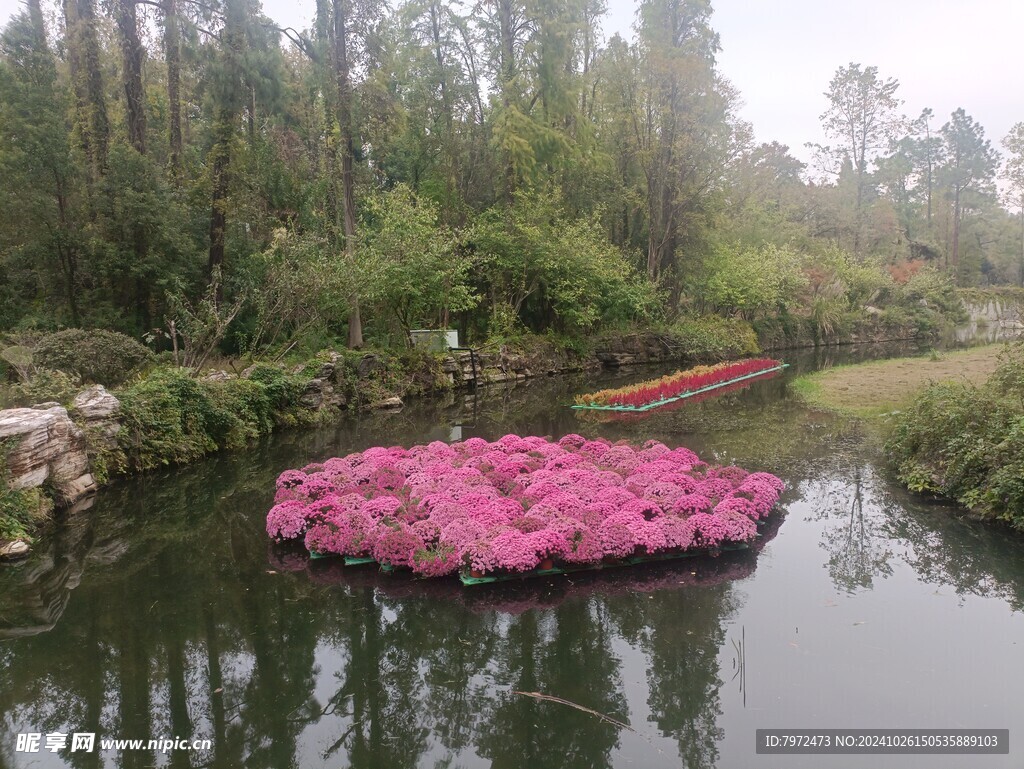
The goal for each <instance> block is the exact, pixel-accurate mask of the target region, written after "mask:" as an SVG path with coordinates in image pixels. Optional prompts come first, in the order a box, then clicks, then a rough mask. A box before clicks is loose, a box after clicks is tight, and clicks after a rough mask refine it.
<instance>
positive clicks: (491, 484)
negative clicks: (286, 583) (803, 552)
mask: <svg viewBox="0 0 1024 769" xmlns="http://www.w3.org/2000/svg"><path fill="white" fill-rule="evenodd" d="M782 489H783V484H782V481H781V480H779V479H778V478H776V477H775V476H774V475H771V474H769V473H750V474H747V472H746V471H745V470H743V469H741V468H738V467H721V468H720V467H710V466H708V465H707V464H705V463H703V462H701V461H700V459H699V458H698V457H697V455H696V454H694V453H693V452H692V451H690V450H689V449H685V448H676V449H669V448H668V447H667V446H665V445H664V444H661V443H658V442H657V441H648V442H647V443H645V444H644V446H643V447H642V448H641V449H639V450H638V449H636V448H634V447H632V446H629V445H625V444H622V443H619V444H614V445H613V444H610V443H608V442H607V441H605V440H603V439H600V440H595V441H592V440H587V439H585V438H583V437H581V436H578V435H567V436H564V437H563V438H562V439H561V440H560V441H558V442H557V443H556V442H552V441H549V440H546V439H544V438H537V437H520V436H516V435H506V436H504V437H502V438H500V439H499V440H498V441H495V442H493V443H489V442H487V441H484V440H482V439H480V438H470V439H469V440H467V441H464V442H460V443H454V444H451V445H448V444H445V443H441V442H439V441H435V442H434V443H431V444H429V445H426V446H413V447H411V448H409V449H403V448H398V447H392V448H384V447H375V448H372V449H367V450H366V451H364V452H361V453H355V454H349V455H348V456H346V457H336V458H333V459H328V460H326V461H324V462H323V463H321V464H313V465H308V466H307V467H306V468H304V469H303V470H301V471H300V470H289V471H286V472H284V473H282V474H281V475H280V476H279V477H278V479H277V491H276V494H275V504H274V506H273V508H272V509H271V510H270V512H269V513H268V514H267V533H268V534H269V535H270V536H271V537H272V538H274V539H276V540H289V539H300V538H301V539H303V540H304V541H305V544H306V546H307V547H308V548H309V549H310V550H315V551H318V552H322V553H336V554H340V555H348V556H367V555H370V556H372V557H373V558H374V559H376V560H378V561H380V562H381V563H386V564H390V565H392V566H396V567H402V568H411V569H412V570H413V571H414V572H415V573H416V574H418V575H420V576H424V577H434V576H442V575H444V574H450V573H452V572H453V571H455V570H457V569H458V568H469V569H471V570H473V571H475V572H481V573H493V572H514V573H519V572H525V571H531V570H533V569H536V568H537V567H538V565H539V564H541V563H542V562H544V561H546V560H548V559H551V560H555V561H562V562H564V563H569V564H592V563H597V562H599V561H601V560H602V559H603V558H605V557H607V556H610V557H615V558H623V557H627V556H630V555H633V554H636V553H639V554H644V553H646V554H651V555H654V554H658V553H663V552H673V553H674V552H679V551H681V550H692V549H694V548H717V547H719V546H721V545H723V544H727V543H738V542H746V541H750V540H752V539H753V538H754V537H755V536H756V527H755V522H756V521H757V520H760V519H761V518H764V517H765V516H767V515H768V514H769V512H770V511H771V510H772V509H773V508H774V506H775V504H776V502H777V501H778V498H779V495H780V493H781V491H782Z"/></svg>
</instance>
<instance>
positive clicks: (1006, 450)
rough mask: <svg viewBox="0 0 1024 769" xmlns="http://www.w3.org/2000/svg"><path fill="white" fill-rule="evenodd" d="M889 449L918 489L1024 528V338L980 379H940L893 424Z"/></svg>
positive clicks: (907, 483)
mask: <svg viewBox="0 0 1024 769" xmlns="http://www.w3.org/2000/svg"><path fill="white" fill-rule="evenodd" d="M885 448H886V454H887V455H888V458H889V460H890V461H891V462H892V463H893V465H894V466H895V468H896V474H897V477H898V478H899V480H900V482H901V483H903V484H904V485H905V486H906V487H907V488H909V489H910V490H911V491H916V492H920V493H926V494H934V495H939V496H942V497H946V498H948V499H952V500H955V501H956V502H958V503H960V504H961V505H963V506H964V507H966V508H967V509H969V510H970V511H971V512H972V513H973V514H975V515H977V516H979V517H981V518H987V519H994V520H999V521H1003V522H1005V523H1008V524H1009V525H1010V526H1012V527H1013V528H1015V529H1017V530H1018V531H1024V342H1017V343H1014V344H1008V345H1004V346H1002V347H1001V348H1000V349H999V353H998V360H997V365H996V366H995V367H994V369H993V371H992V373H991V375H990V376H988V377H987V378H985V380H984V381H983V382H981V383H973V382H972V381H970V380H969V378H968V377H966V376H965V377H962V378H961V379H960V380H958V381H944V382H934V383H932V384H930V385H928V386H927V387H926V388H924V389H923V390H921V391H920V392H918V393H917V394H916V395H915V397H914V398H913V400H912V401H911V403H910V404H909V405H908V407H907V408H906V409H904V410H903V411H901V412H900V413H899V414H897V415H896V416H895V417H894V419H893V422H892V425H891V430H890V433H889V438H888V441H887V442H886V446H885Z"/></svg>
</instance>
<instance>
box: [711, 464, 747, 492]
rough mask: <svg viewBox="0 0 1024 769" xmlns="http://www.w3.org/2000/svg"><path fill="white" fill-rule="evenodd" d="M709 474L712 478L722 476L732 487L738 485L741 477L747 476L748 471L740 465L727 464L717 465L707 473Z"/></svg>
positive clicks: (741, 479)
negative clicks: (723, 465)
mask: <svg viewBox="0 0 1024 769" xmlns="http://www.w3.org/2000/svg"><path fill="white" fill-rule="evenodd" d="M708 475H709V476H711V477H714V478H722V479H723V480H726V481H729V483H731V484H732V486H733V488H736V487H737V486H739V485H740V484H741V483H742V482H743V479H744V478H746V477H747V475H748V473H747V471H746V470H744V469H743V468H742V467H736V465H727V466H725V467H717V468H715V469H714V470H712V471H711V472H710V473H708Z"/></svg>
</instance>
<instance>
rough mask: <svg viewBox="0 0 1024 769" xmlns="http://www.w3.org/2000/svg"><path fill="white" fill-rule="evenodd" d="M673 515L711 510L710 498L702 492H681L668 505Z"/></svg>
mask: <svg viewBox="0 0 1024 769" xmlns="http://www.w3.org/2000/svg"><path fill="white" fill-rule="evenodd" d="M668 509H669V512H671V513H672V514H673V515H678V516H687V515H694V514H696V513H709V512H711V500H710V499H708V498H707V497H705V496H704V495H703V494H682V495H680V496H678V497H676V499H675V501H674V502H673V503H672V504H671V505H669V506H668Z"/></svg>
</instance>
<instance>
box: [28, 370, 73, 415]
mask: <svg viewBox="0 0 1024 769" xmlns="http://www.w3.org/2000/svg"><path fill="white" fill-rule="evenodd" d="M80 389H81V382H80V381H79V379H78V377H77V376H74V375H73V374H65V373H64V372H63V371H53V370H51V369H48V368H39V369H36V370H35V372H34V373H33V374H32V375H31V376H30V378H29V379H27V380H26V381H24V382H18V383H17V384H14V385H11V394H12V396H13V398H14V402H15V404H16V405H19V406H34V405H35V404H37V403H46V402H48V401H56V402H57V403H61V404H63V405H65V406H66V405H68V404H69V403H71V401H72V399H73V398H74V397H75V395H76V394H77V393H78V391H79V390H80Z"/></svg>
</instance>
